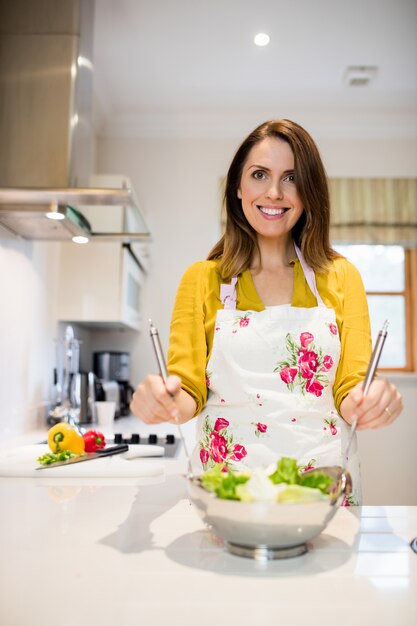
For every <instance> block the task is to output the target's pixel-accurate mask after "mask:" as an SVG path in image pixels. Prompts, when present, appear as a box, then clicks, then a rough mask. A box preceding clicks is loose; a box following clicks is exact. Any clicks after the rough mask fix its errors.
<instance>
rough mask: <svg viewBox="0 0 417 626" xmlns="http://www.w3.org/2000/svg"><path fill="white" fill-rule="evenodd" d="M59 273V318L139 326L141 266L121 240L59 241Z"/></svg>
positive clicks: (110, 324) (94, 324) (97, 323)
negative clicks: (121, 243)
mask: <svg viewBox="0 0 417 626" xmlns="http://www.w3.org/2000/svg"><path fill="white" fill-rule="evenodd" d="M136 268H137V270H136ZM137 272H139V276H138V274H137ZM59 276H60V284H59V290H58V319H59V320H60V321H66V322H68V321H71V322H78V323H81V324H85V325H91V326H106V327H109V328H112V327H113V328H117V327H123V326H125V327H126V326H127V327H129V328H134V329H137V328H138V327H139V297H140V294H139V291H140V282H139V281H140V269H139V267H138V266H137V264H136V263H135V261H134V260H133V258H132V257H131V255H130V254H129V252H128V250H127V249H125V248H123V247H122V246H121V245H120V243H109V242H106V243H104V242H103V243H99V242H95V243H92V242H90V243H89V244H87V245H85V246H77V245H74V244H72V243H62V244H61V258H60V268H59Z"/></svg>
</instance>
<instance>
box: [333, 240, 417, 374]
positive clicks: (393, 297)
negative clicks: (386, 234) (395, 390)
mask: <svg viewBox="0 0 417 626" xmlns="http://www.w3.org/2000/svg"><path fill="white" fill-rule="evenodd" d="M334 248H335V250H337V251H338V252H340V254H343V256H345V257H347V258H348V259H349V261H351V262H352V263H353V264H354V265H355V266H356V267H357V268H358V270H359V272H360V273H361V275H362V280H363V282H364V285H365V290H366V293H367V296H368V305H369V315H370V319H371V331H372V343H373V345H375V341H376V337H377V335H378V332H379V330H380V329H381V327H382V325H383V323H384V321H385V320H388V322H389V328H388V336H387V339H386V342H385V346H384V351H383V353H382V356H381V361H380V367H381V368H385V369H391V370H392V369H396V370H411V369H412V363H411V354H410V352H409V348H408V347H409V345H410V344H411V337H410V334H411V331H412V328H411V321H410V301H409V300H410V293H409V290H410V289H411V287H410V283H409V280H408V276H407V263H406V255H407V251H406V250H404V248H403V247H402V246H395V245H356V244H355V245H334Z"/></svg>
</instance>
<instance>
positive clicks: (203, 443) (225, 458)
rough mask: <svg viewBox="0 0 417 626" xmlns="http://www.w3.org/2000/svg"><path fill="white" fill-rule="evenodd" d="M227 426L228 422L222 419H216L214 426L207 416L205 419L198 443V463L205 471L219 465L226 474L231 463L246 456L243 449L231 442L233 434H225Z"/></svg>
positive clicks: (241, 446) (238, 444)
mask: <svg viewBox="0 0 417 626" xmlns="http://www.w3.org/2000/svg"><path fill="white" fill-rule="evenodd" d="M228 426H229V422H228V420H226V419H224V417H218V418H217V419H216V421H215V422H214V426H213V425H212V424H211V422H210V419H209V417H208V415H207V416H206V417H205V420H204V426H203V437H202V439H201V440H200V441H199V445H200V461H201V464H202V466H203V468H204V469H205V470H206V469H209V468H211V467H214V465H216V464H217V463H219V464H221V465H222V471H224V472H227V471H228V467H229V465H230V464H231V463H232V462H238V461H241V460H242V459H243V458H244V457H245V456H246V454H247V452H246V449H245V447H244V446H243V445H241V444H240V443H234V442H233V434H232V433H230V432H227V428H228Z"/></svg>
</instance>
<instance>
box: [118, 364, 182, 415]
mask: <svg viewBox="0 0 417 626" xmlns="http://www.w3.org/2000/svg"><path fill="white" fill-rule="evenodd" d="M180 393H181V379H180V378H179V377H178V376H169V377H168V378H167V381H166V383H164V381H163V380H162V378H161V377H160V376H158V375H155V374H150V375H148V376H146V378H144V379H143V381H142V382H141V383H140V384H139V385H138V386H137V388H136V391H135V392H134V394H133V396H132V401H131V403H130V410H131V411H132V413H133V414H134V415H136V417H139V418H140V419H141V420H142V421H144V422H145V423H146V424H160V423H162V422H176V421H177V420H180V421H183V420H182V419H181V415H180V411H179V409H178V405H177V400H178V399H179V396H180Z"/></svg>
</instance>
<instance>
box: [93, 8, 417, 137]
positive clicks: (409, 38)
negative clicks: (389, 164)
mask: <svg viewBox="0 0 417 626" xmlns="http://www.w3.org/2000/svg"><path fill="white" fill-rule="evenodd" d="M257 32H266V33H268V34H269V35H270V38H271V41H270V44H269V45H268V46H266V47H263V48H259V47H256V46H255V45H254V44H253V37H254V35H255V34H256V33H257ZM363 65H365V66H369V65H370V66H376V67H377V73H376V77H375V79H374V81H373V82H372V83H371V84H370V85H369V86H367V87H358V86H356V87H350V86H348V85H347V83H346V80H345V72H346V69H347V67H348V66H363ZM94 89H95V124H96V128H97V131H98V133H99V134H100V135H104V136H182V135H186V136H192V137H194V136H195V137H199V136H234V135H237V136H241V134H242V133H244V134H246V132H247V131H248V130H250V129H251V128H252V126H253V125H254V124H255V125H256V124H257V123H259V122H262V121H264V120H265V119H269V118H271V117H290V118H292V119H295V120H296V121H298V122H300V123H302V124H304V125H306V124H308V128H309V130H310V131H312V132H315V133H319V134H321V135H329V136H338V137H340V136H349V137H355V136H358V135H360V136H367V137H391V138H410V137H412V138H417V0H256V2H255V1H254V0H118V1H117V2H114V0H96V7H95V33H94Z"/></svg>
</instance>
